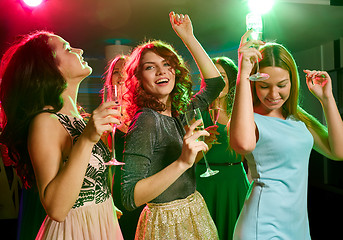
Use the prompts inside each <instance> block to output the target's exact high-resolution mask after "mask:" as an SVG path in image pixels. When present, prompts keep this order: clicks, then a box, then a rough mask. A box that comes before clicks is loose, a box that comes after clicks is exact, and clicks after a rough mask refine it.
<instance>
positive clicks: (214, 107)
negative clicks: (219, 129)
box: [208, 99, 222, 144]
mask: <svg viewBox="0 0 343 240" xmlns="http://www.w3.org/2000/svg"><path fill="white" fill-rule="evenodd" d="M221 110H222V109H221V108H220V106H219V104H218V99H216V100H214V101H213V102H212V104H211V105H210V107H209V109H208V111H209V113H210V117H211V120H212V122H213V124H214V125H217V122H218V118H219V114H220V111H221ZM212 144H221V143H220V142H218V140H214V141H213V142H212Z"/></svg>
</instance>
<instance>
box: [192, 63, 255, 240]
mask: <svg viewBox="0 0 343 240" xmlns="http://www.w3.org/2000/svg"><path fill="white" fill-rule="evenodd" d="M212 61H213V63H214V64H215V66H216V67H217V69H218V70H219V72H220V74H221V75H222V77H223V78H224V81H225V87H224V89H223V91H221V93H220V94H219V96H218V98H217V99H215V100H214V101H213V102H212V104H211V105H210V107H209V109H206V111H203V112H202V116H203V119H204V124H205V127H208V126H211V125H214V124H216V125H217V127H218V128H217V132H218V133H219V135H217V140H216V141H215V142H214V144H212V145H211V149H210V150H209V151H208V152H207V153H206V158H207V160H208V163H209V165H210V167H211V168H214V169H217V170H219V174H216V175H214V176H212V177H210V178H202V177H200V174H201V173H203V172H205V171H206V166H205V163H204V162H202V161H200V162H199V163H198V164H197V166H196V176H197V179H196V181H197V190H198V191H199V192H200V193H201V195H203V197H204V199H205V202H206V204H207V207H208V210H209V211H210V213H211V216H212V218H213V221H214V223H215V224H216V226H217V229H218V234H219V238H220V239H223V240H224V239H232V236H233V231H234V228H235V224H236V221H237V218H238V216H239V214H240V212H241V209H242V207H243V204H244V200H245V196H246V193H247V190H248V188H249V181H248V179H247V176H246V173H245V170H244V167H243V163H242V156H241V155H239V154H237V153H235V152H234V151H233V150H232V148H231V147H230V146H229V142H228V131H227V125H228V124H229V121H230V117H231V111H232V106H233V99H234V96H235V90H236V78H237V71H238V68H237V66H236V64H235V63H234V62H233V61H232V60H231V59H230V58H228V57H216V58H213V59H212ZM202 87H203V86H202ZM216 142H217V143H220V144H215V143H216Z"/></svg>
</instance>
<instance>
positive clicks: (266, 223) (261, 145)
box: [234, 113, 313, 240]
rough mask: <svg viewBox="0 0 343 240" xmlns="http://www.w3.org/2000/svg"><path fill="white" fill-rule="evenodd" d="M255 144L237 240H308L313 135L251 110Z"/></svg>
mask: <svg viewBox="0 0 343 240" xmlns="http://www.w3.org/2000/svg"><path fill="white" fill-rule="evenodd" d="M254 117H255V123H256V126H257V128H258V132H259V139H258V141H257V143H256V148H255V149H254V151H253V152H252V153H251V154H248V155H246V158H247V161H248V166H249V170H250V171H251V175H252V178H253V180H254V183H253V184H252V185H251V188H250V189H249V193H248V195H247V199H246V201H245V203H244V207H243V210H242V212H241V215H240V216H239V219H238V221H237V224H236V228H235V233H234V239H235V240H268V239H273V240H274V239H275V240H276V239H282V240H308V239H311V237H310V231H309V223H308V216H307V181H308V163H309V157H310V153H311V149H312V147H313V137H312V135H311V133H310V132H309V131H308V129H307V127H306V126H305V124H304V123H303V122H301V121H296V120H294V119H293V118H292V117H289V118H287V119H286V120H283V119H279V118H274V117H267V116H262V115H259V114H256V113H255V114H254Z"/></svg>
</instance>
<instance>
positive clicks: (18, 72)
mask: <svg viewBox="0 0 343 240" xmlns="http://www.w3.org/2000/svg"><path fill="white" fill-rule="evenodd" d="M52 35H53V33H51V32H47V31H36V32H34V33H31V34H28V35H26V36H23V37H21V39H20V40H18V41H17V42H15V43H14V44H13V45H12V46H11V47H10V48H9V49H8V50H7V51H6V52H5V54H4V56H3V57H2V60H1V66H0V78H1V85H0V100H1V104H2V111H4V112H3V116H4V129H3V132H2V134H1V136H0V142H1V143H3V144H5V145H6V146H7V147H8V153H9V157H10V158H11V159H12V160H13V162H14V166H15V167H16V170H17V173H18V176H19V177H20V178H21V180H22V182H23V184H24V186H25V187H30V186H32V185H33V184H34V182H35V177H34V172H33V168H32V164H31V160H30V156H29V153H28V149H27V137H28V128H29V124H30V122H31V120H32V119H33V117H34V116H36V115H37V114H38V113H40V112H42V110H43V109H44V107H46V106H51V107H52V108H53V112H57V111H59V110H60V109H61V108H62V107H63V100H62V97H61V94H62V92H63V91H64V90H65V88H66V81H65V79H64V78H63V76H62V74H61V72H60V71H59V69H58V68H57V64H56V59H55V57H54V52H53V51H54V50H53V49H52V48H51V47H50V46H49V44H48V40H49V38H50V37H51V36H52Z"/></svg>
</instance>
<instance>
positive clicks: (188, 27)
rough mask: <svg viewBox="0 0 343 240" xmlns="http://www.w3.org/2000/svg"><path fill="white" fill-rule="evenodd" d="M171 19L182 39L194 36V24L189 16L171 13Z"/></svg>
mask: <svg viewBox="0 0 343 240" xmlns="http://www.w3.org/2000/svg"><path fill="white" fill-rule="evenodd" d="M169 19H170V23H171V25H172V27H173V29H174V31H175V32H176V34H177V35H178V36H179V37H180V38H181V39H185V38H187V37H188V36H192V35H193V26H192V22H191V19H190V18H189V16H188V15H187V14H186V15H183V14H176V13H174V12H170V13H169Z"/></svg>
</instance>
